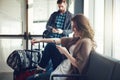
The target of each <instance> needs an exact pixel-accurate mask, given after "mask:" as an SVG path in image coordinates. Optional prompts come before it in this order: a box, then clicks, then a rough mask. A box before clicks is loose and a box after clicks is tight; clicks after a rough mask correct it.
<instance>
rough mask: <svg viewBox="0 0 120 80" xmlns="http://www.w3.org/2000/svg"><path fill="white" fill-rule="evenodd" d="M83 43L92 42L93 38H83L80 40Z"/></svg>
mask: <svg viewBox="0 0 120 80" xmlns="http://www.w3.org/2000/svg"><path fill="white" fill-rule="evenodd" d="M80 42H81V43H92V41H91V39H90V38H82V39H81V40H80Z"/></svg>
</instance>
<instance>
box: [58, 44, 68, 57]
mask: <svg viewBox="0 0 120 80" xmlns="http://www.w3.org/2000/svg"><path fill="white" fill-rule="evenodd" d="M56 47H57V49H58V50H59V51H60V53H61V54H64V55H65V54H67V53H69V52H68V50H67V49H66V48H65V47H62V46H58V45H56Z"/></svg>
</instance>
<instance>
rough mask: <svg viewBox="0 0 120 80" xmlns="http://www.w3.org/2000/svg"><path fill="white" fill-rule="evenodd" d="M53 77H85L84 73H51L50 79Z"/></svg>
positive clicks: (83, 78)
mask: <svg viewBox="0 0 120 80" xmlns="http://www.w3.org/2000/svg"><path fill="white" fill-rule="evenodd" d="M54 77H79V80H85V79H86V75H80V74H53V75H52V76H51V80H54Z"/></svg>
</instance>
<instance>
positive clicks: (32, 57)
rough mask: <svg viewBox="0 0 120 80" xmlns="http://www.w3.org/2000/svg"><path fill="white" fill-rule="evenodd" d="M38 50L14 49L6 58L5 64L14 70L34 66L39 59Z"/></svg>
mask: <svg viewBox="0 0 120 80" xmlns="http://www.w3.org/2000/svg"><path fill="white" fill-rule="evenodd" d="M41 57H42V55H41V53H40V51H36V50H35V51H33V50H15V51H13V52H12V53H11V54H10V55H9V56H8V58H7V64H8V66H10V67H11V68H12V69H13V70H15V71H20V70H26V69H32V68H35V67H36V66H37V65H38V63H39V62H40V60H41Z"/></svg>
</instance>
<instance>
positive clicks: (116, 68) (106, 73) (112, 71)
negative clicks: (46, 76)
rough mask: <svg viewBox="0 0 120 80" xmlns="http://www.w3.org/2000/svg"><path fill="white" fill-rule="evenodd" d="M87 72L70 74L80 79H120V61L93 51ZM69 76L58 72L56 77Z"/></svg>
mask: <svg viewBox="0 0 120 80" xmlns="http://www.w3.org/2000/svg"><path fill="white" fill-rule="evenodd" d="M85 69H86V72H85V73H84V74H83V75H79V74H71V75H68V76H69V77H70V76H74V75H75V76H76V75H77V76H76V77H78V76H79V77H80V79H79V80H120V75H119V74H120V62H119V61H118V60H116V59H111V58H109V57H106V56H103V55H101V54H98V53H97V52H94V53H91V54H90V57H89V61H88V63H87V65H86V67H85ZM65 76H66V77H68V76H67V75H63V74H59V75H58V74H57V75H53V76H52V77H51V78H52V80H54V77H65ZM83 76H84V78H83Z"/></svg>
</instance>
